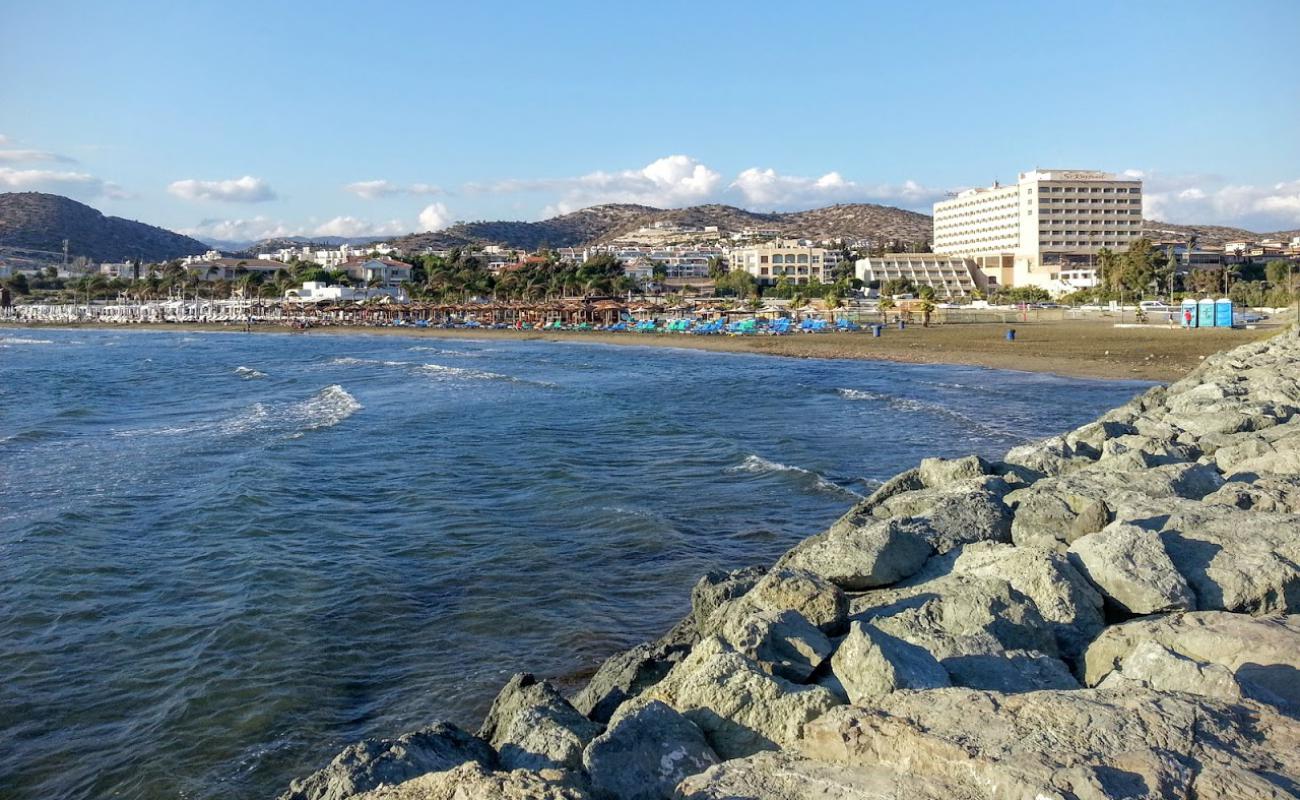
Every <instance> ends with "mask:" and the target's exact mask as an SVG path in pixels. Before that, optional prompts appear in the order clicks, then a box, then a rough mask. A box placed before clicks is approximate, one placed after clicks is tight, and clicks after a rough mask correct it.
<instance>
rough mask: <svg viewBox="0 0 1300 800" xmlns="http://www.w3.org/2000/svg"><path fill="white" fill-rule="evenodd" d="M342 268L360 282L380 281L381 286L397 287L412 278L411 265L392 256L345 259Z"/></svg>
mask: <svg viewBox="0 0 1300 800" xmlns="http://www.w3.org/2000/svg"><path fill="white" fill-rule="evenodd" d="M340 269H343V270H346V271H347V273H348V276H349V277H351V278H352V279H353V280H355V281H358V282H360V283H366V284H371V283H375V282H378V284H379V285H380V286H383V287H385V288H389V289H395V288H398V287H400V286H401V285H402V282H403V281H409V280H410V279H411V265H410V264H407V263H406V262H405V261H395V260H393V259H391V258H357V259H352V260H351V261H345V262H344V263H343V264H342V265H341V266H340Z"/></svg>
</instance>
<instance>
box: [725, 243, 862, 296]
mask: <svg viewBox="0 0 1300 800" xmlns="http://www.w3.org/2000/svg"><path fill="white" fill-rule="evenodd" d="M831 252H833V251H829V250H827V249H826V248H824V247H814V246H811V245H807V244H800V243H799V242H795V241H775V242H769V243H766V244H759V245H753V246H751V247H738V248H735V249H734V250H732V251H731V254H730V256H729V258H728V263H729V264H730V266H731V268H732V269H743V270H745V271H746V272H748V273H749V274H750V275H753V276H754V278H755V279H756V280H757V281H758V283H759V284H761V285H763V286H771V285H774V284H775V283H776V282H777V281H779V280H781V278H783V277H784V278H785V279H786V281H788V282H789V283H792V284H807V283H809V282H811V281H814V280H817V281H821V282H822V283H831V282H833V281H834V279H835V278H834V275H833V269H834V265H835V264H836V263H838V256H839V253H834V255H835V258H834V259H831V260H830V261H829V262H828V259H827V254H828V253H831Z"/></svg>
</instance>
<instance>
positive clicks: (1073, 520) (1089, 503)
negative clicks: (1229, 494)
mask: <svg viewBox="0 0 1300 800" xmlns="http://www.w3.org/2000/svg"><path fill="white" fill-rule="evenodd" d="M1222 485H1223V478H1222V476H1220V475H1219V473H1218V471H1217V470H1215V469H1214V467H1212V466H1209V465H1206V464H1169V465H1166V466H1162V467H1154V468H1152V469H1145V470H1136V471H1135V470H1131V469H1115V468H1113V467H1112V465H1109V464H1107V463H1106V462H1104V461H1102V462H1098V463H1096V464H1094V465H1092V466H1090V467H1087V468H1085V469H1081V470H1078V471H1076V472H1073V473H1070V474H1069V475H1065V476H1061V477H1057V478H1048V479H1045V480H1041V481H1039V482H1038V483H1036V484H1034V485H1033V486H1030V487H1028V488H1025V489H1018V490H1016V491H1014V492H1011V493H1010V494H1008V495H1007V498H1006V499H1007V502H1008V503H1010V504H1011V506H1012V508H1013V509H1014V512H1015V517H1014V519H1013V521H1012V523H1011V536H1012V539H1013V540H1014V541H1015V543H1016V544H1018V545H1024V546H1037V547H1046V548H1051V549H1056V550H1060V551H1064V550H1065V549H1066V547H1068V546H1069V545H1070V544H1071V543H1073V542H1074V540H1076V539H1078V538H1080V537H1082V536H1087V535H1088V534H1090V533H1096V532H1097V531H1099V530H1101V529H1102V528H1103V527H1105V526H1106V525H1107V524H1109V523H1110V522H1111V521H1112V520H1114V519H1115V518H1116V515H1117V513H1118V512H1121V511H1123V510H1125V509H1126V508H1133V507H1145V506H1147V505H1149V504H1150V502H1151V501H1152V500H1153V499H1154V500H1160V499H1168V498H1185V499H1191V500H1199V499H1201V498H1202V497H1204V496H1206V495H1207V494H1210V493H1212V492H1214V491H1216V490H1218V489H1219V487H1221V486H1222Z"/></svg>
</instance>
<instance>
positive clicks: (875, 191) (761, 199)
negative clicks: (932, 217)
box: [729, 167, 944, 213]
mask: <svg viewBox="0 0 1300 800" xmlns="http://www.w3.org/2000/svg"><path fill="white" fill-rule="evenodd" d="M729 188H731V189H732V190H734V191H736V192H738V193H739V195H740V197H741V201H742V202H741V204H742V205H748V206H751V207H759V208H761V209H764V210H766V209H786V210H788V209H794V208H809V207H812V206H817V205H826V204H828V203H883V204H887V205H902V206H905V207H909V208H916V209H921V210H924V211H926V212H927V213H928V212H929V210H930V206H931V205H932V204H933V203H934V202H935V201H936V200H941V199H943V196H944V190H943V189H932V188H928V187H925V186H922V185H920V184H918V183H916V182H915V181H905V182H903V183H901V184H896V185H895V184H884V183H881V184H865V183H858V182H856V181H851V180H847V179H845V178H844V176H843V175H841V174H840V173H838V172H828V173H826V174H825V175H822V176H821V177H820V178H808V177H801V176H797V175H781V174H779V173H778V172H777V171H776V170H774V169H770V168H769V169H758V168H757V167H751V168H750V169H747V170H744V171H743V172H741V173H740V174H739V175H737V176H736V180H734V181H733V182H732V183H731V185H730V187H729Z"/></svg>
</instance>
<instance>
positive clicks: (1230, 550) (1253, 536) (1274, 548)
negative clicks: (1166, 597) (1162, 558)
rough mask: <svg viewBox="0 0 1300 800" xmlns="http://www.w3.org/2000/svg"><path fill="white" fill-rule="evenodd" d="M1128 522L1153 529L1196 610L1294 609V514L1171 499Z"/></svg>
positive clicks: (1299, 540)
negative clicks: (1183, 583)
mask: <svg viewBox="0 0 1300 800" xmlns="http://www.w3.org/2000/svg"><path fill="white" fill-rule="evenodd" d="M1160 511H1161V513H1151V512H1146V513H1143V514H1140V515H1138V514H1135V515H1134V517H1133V519H1131V520H1130V521H1131V522H1132V523H1133V524H1135V525H1138V526H1141V527H1143V528H1146V529H1148V530H1151V531H1155V532H1156V533H1157V534H1158V535H1159V538H1160V542H1161V544H1162V545H1163V547H1164V550H1165V552H1166V553H1168V554H1169V559H1170V561H1171V562H1172V563H1173V565H1174V568H1175V569H1177V570H1178V572H1179V574H1181V575H1182V576H1183V577H1184V578H1185V579H1186V581H1187V584H1188V585H1189V586H1190V587H1191V589H1192V591H1193V592H1194V593H1195V595H1196V607H1197V608H1198V609H1200V610H1201V611H1218V610H1222V611H1235V612H1238V613H1244V614H1269V613H1275V612H1284V613H1291V612H1295V611H1300V514H1270V513H1264V512H1255V511H1239V510H1237V509H1234V508H1231V507H1229V506H1225V505H1207V504H1204V503H1187V502H1183V503H1173V504H1169V505H1168V506H1166V507H1165V508H1164V509H1161V510H1160Z"/></svg>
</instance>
